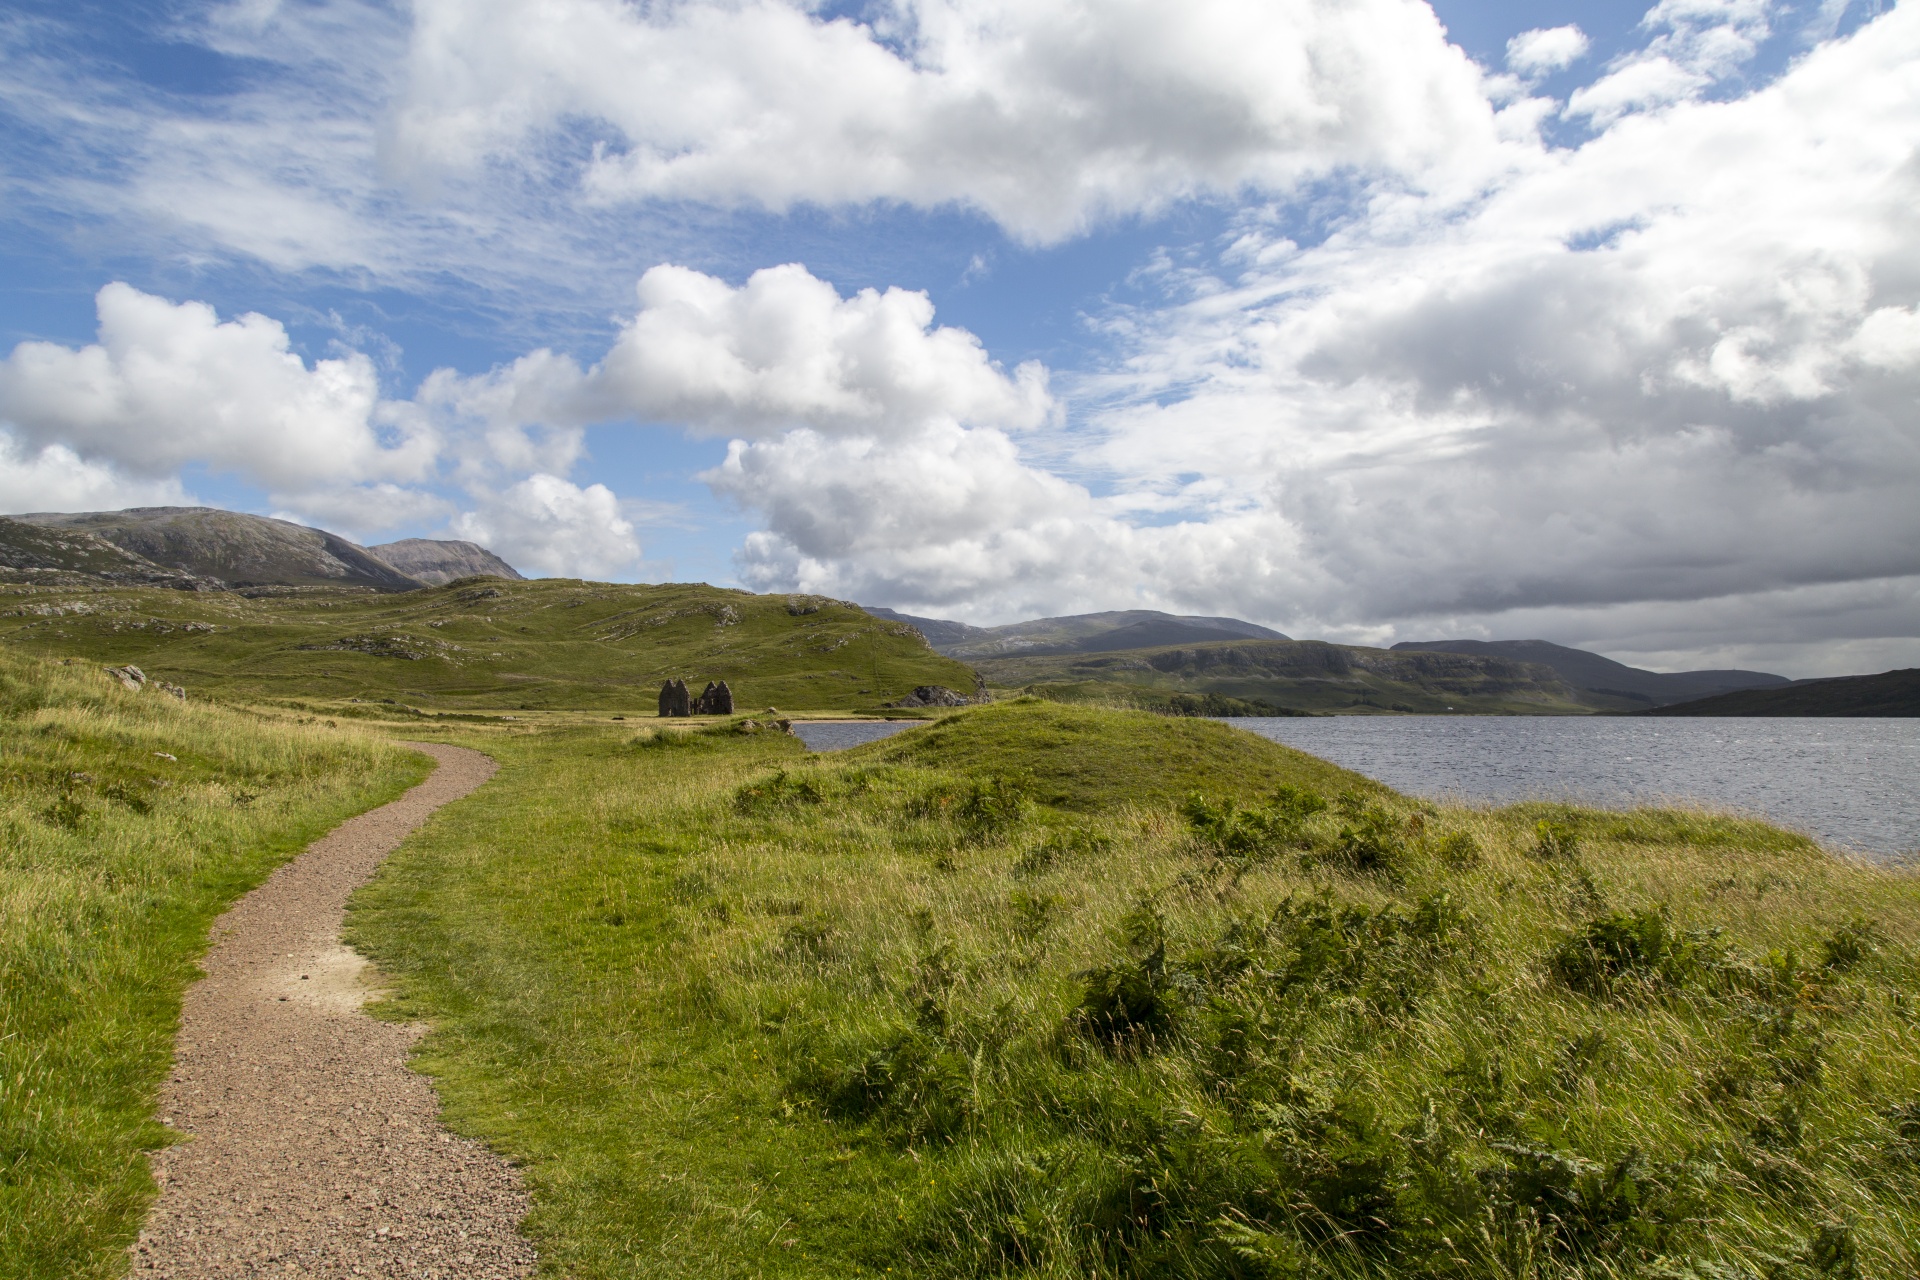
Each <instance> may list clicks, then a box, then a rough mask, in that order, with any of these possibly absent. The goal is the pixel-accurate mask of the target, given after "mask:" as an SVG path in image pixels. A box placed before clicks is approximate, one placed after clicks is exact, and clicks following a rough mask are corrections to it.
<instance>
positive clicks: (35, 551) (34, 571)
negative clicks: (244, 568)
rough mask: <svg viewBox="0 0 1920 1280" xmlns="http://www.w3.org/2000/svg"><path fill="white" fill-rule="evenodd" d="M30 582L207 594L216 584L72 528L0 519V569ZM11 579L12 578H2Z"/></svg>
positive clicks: (217, 585) (4, 517)
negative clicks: (76, 581)
mask: <svg viewBox="0 0 1920 1280" xmlns="http://www.w3.org/2000/svg"><path fill="white" fill-rule="evenodd" d="M4 570H12V571H13V574H15V575H19V576H20V577H21V578H23V579H25V580H26V581H30V582H59V581H63V580H65V579H67V578H69V577H70V576H71V575H75V574H78V575H82V576H84V577H88V578H95V579H104V580H105V581H108V582H114V583H127V584H140V585H148V586H163V587H184V588H186V589H188V590H213V589H217V588H218V587H219V586H220V584H219V583H217V582H213V581H211V580H209V579H205V578H197V577H195V576H194V575H192V574H190V573H181V572H180V571H178V570H175V569H163V568H161V567H160V566H159V565H157V564H155V563H153V562H152V561H151V560H148V559H147V558H146V557H145V556H137V555H135V554H134V553H133V552H131V551H128V550H126V549H125V548H123V547H117V546H115V545H114V544H113V543H111V542H108V541H107V540H106V539H105V538H99V537H95V536H94V535H93V534H91V533H85V532H82V531H80V530H77V529H46V528H42V527H41V526H39V525H37V524H28V523H26V522H25V521H23V520H12V519H9V518H7V517H6V516H0V571H4ZM8 576H12V575H8Z"/></svg>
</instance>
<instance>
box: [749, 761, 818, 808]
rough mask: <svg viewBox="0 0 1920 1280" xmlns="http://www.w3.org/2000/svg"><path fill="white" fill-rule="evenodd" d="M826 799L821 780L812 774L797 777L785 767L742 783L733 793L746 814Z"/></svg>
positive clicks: (812, 803) (814, 803) (794, 806)
mask: <svg viewBox="0 0 1920 1280" xmlns="http://www.w3.org/2000/svg"><path fill="white" fill-rule="evenodd" d="M823 799H825V797H824V796H822V795H821V793H820V784H819V783H818V782H816V781H814V780H813V779H812V778H796V777H794V776H793V775H791V774H789V773H788V772H787V771H786V770H785V769H782V770H780V771H779V772H778V773H776V774H774V775H773V776H772V777H770V778H763V779H761V780H760V781H758V782H749V783H746V784H744V785H742V786H741V787H740V788H739V789H738V790H737V791H735V792H734V793H733V807H734V808H735V809H736V810H738V811H739V812H741V813H744V814H750V815H753V814H767V813H772V812H774V811H775V810H779V809H794V808H798V807H800V806H801V805H816V804H819V803H820V802H821V801H822V800H823Z"/></svg>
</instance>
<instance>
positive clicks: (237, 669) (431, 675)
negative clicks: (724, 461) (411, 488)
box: [0, 578, 974, 718]
mask: <svg viewBox="0 0 1920 1280" xmlns="http://www.w3.org/2000/svg"><path fill="white" fill-rule="evenodd" d="M81 581H82V580H78V579H76V580H75V581H74V582H72V583H69V584H67V585H58V584H38V585H36V584H23V583H21V582H0V648H4V649H11V650H12V651H14V652H19V653H29V654H35V655H38V656H45V657H63V658H64V657H83V658H85V659H86V660H88V661H92V662H109V663H126V662H132V663H135V664H137V665H139V666H140V667H141V668H142V669H143V670H145V671H146V672H147V673H148V674H149V675H153V676H156V677H158V678H160V679H164V680H168V681H171V682H173V683H175V684H180V685H184V686H185V687H186V688H187V689H189V690H190V691H192V692H194V693H196V694H202V695H208V696H217V697H220V698H223V699H227V700H233V701H251V702H262V701H274V702H277V703H279V704H281V705H282V706H285V707H289V708H292V709H298V710H303V711H307V712H313V713H317V714H323V715H331V716H334V717H335V718H338V717H339V716H341V715H345V714H353V713H355V712H364V711H378V712H380V713H382V714H384V713H385V712H386V711H387V710H389V709H390V708H393V707H410V708H415V709H424V710H428V711H437V712H453V713H467V714H472V713H493V714H500V713H509V714H510V713H517V712H520V711H523V710H534V711H545V710H551V709H560V708H565V709H574V710H585V709H599V710H605V711H618V712H624V713H629V714H644V715H649V716H650V715H653V714H654V712H655V710H656V708H657V698H658V695H659V690H660V683H661V681H662V680H665V679H668V678H684V679H686V680H688V681H689V682H690V683H691V684H692V686H693V689H694V691H695V692H696V693H698V692H699V690H700V689H701V688H702V687H703V685H704V682H706V681H708V680H725V681H727V682H728V683H729V685H730V686H731V687H732V689H733V692H734V704H735V706H736V707H738V708H739V709H740V710H741V711H742V712H754V713H760V712H763V711H764V709H765V708H767V707H770V706H771V707H778V708H780V709H781V710H783V711H805V710H811V709H821V708H840V709H852V708H866V709H870V710H871V709H878V708H879V706H880V704H881V703H883V702H885V701H888V700H891V699H894V698H898V697H900V696H901V695H903V694H905V693H907V692H908V691H909V690H911V689H913V688H914V687H915V686H917V685H928V684H941V685H947V686H949V687H952V688H956V689H959V690H961V691H963V692H971V691H972V690H973V687H974V679H973V674H972V672H971V671H970V670H969V669H968V668H967V667H966V666H965V665H964V664H962V663H959V662H955V661H953V660H952V659H950V658H943V657H941V656H940V655H939V654H937V653H935V652H934V651H933V650H932V649H930V648H928V647H927V645H926V642H925V640H924V639H922V638H921V636H920V634H919V633H918V632H916V631H914V630H913V629H912V628H910V627H906V626H904V625H901V624H898V623H890V622H883V621H881V620H879V619H876V618H873V617H872V616H870V615H868V614H867V613H865V612H863V611H862V610H860V609H859V608H858V607H857V606H854V605H850V604H846V603H844V602H841V601H835V600H829V599H826V598H824V597H821V596H799V595H795V596H788V595H753V594H750V593H748V592H745V591H729V590H724V589H721V588H717V587H709V586H706V585H704V584H691V585H689V584H668V585H664V586H647V585H632V584H619V583H602V582H576V581H572V580H569V579H554V578H547V579H540V580H537V581H532V582H507V581H505V580H502V579H497V578H492V579H466V580H464V581H461V582H456V583H450V584H448V585H447V586H444V587H432V588H428V589H426V590H422V591H408V592H402V593H397V594H382V593H379V592H375V591H372V590H370V589H354V588H337V589H336V588H325V587H301V588H271V589H265V590H264V591H262V592H204V593H203V592H191V591H170V590H164V589H160V588H151V587H104V586H100V585H98V584H93V585H81Z"/></svg>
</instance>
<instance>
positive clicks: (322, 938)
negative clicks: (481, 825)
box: [132, 743, 535, 1280]
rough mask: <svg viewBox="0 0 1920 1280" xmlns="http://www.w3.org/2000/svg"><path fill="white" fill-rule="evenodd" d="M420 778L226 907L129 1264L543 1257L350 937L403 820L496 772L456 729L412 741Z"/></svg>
mask: <svg viewBox="0 0 1920 1280" xmlns="http://www.w3.org/2000/svg"><path fill="white" fill-rule="evenodd" d="M417 745H418V747H419V749H420V750H421V751H424V752H426V753H427V754H429V755H431V756H433V757H434V759H436V760H437V761H438V762H439V767H438V768H436V769H435V770H434V772H433V774H432V776H430V777H429V778H428V779H427V780H426V781H425V782H423V783H421V784H420V785H419V786H417V787H415V788H414V789H413V790H411V791H409V792H407V794H406V795H404V796H402V797H400V799H398V800H395V801H394V802H393V803H392V804H389V805H384V806H382V807H381V808H378V809H375V810H372V811H371V812H368V813H363V814H361V815H360V816H359V817H357V818H354V819H352V820H350V821H348V822H345V823H343V824H341V825H340V826H339V827H337V828H335V829H334V830H333V831H332V832H330V833H328V834H327V835H326V836H324V837H322V838H321V839H319V840H317V841H315V842H314V843H313V845H312V846H311V847H309V848H308V849H307V850H306V852H304V853H302V854H301V855H300V856H299V857H298V858H296V859H294V860H293V861H292V862H289V863H288V864H286V865H285V866H283V867H281V868H280V869H279V870H278V871H276V872H275V873H274V874H273V876H272V877H271V878H270V879H268V880H267V882H266V883H265V884H263V885H261V886H260V887H259V888H258V889H255V890H254V891H253V892H252V893H250V894H248V895H247V896H246V897H244V898H242V899H241V900H240V901H239V902H238V903H236V904H235V905H234V907H233V909H232V910H230V911H228V912H227V914H226V915H224V916H222V917H221V918H220V919H219V920H218V921H216V922H215V923H214V926H213V933H212V936H213V939H214V945H213V947H212V949H211V950H210V951H209V952H208V954H207V956H206V958H205V959H204V960H203V961H202V965H203V967H204V968H205V970H206V974H207V976H206V977H205V978H204V979H202V980H201V981H200V982H198V983H196V984H195V985H194V986H193V987H192V988H191V989H190V990H189V991H188V992H187V996H186V1003H185V1006H184V1008H183V1010H182V1014H181V1020H180V1033H179V1036H178V1038H177V1040H176V1043H175V1048H174V1069H173V1074H172V1076H171V1077H169V1079H168V1080H167V1083H166V1085H165V1086H164V1087H163V1089H162V1092H161V1110H160V1115H161V1117H162V1118H163V1119H164V1120H165V1121H166V1122H167V1123H168V1124H169V1125H171V1126H172V1127H174V1128H175V1129H177V1130H179V1131H180V1132H181V1133H182V1134H183V1135H185V1136H186V1138H187V1140H186V1141H183V1142H181V1143H179V1144H177V1145H175V1146H171V1147H168V1148H166V1149H164V1150H162V1151H159V1152H156V1153H155V1154H154V1156H153V1171H154V1177H155V1179H156V1180H157V1181H158V1182H159V1184H160V1197H159V1199H158V1200H157V1201H156V1202H155V1204H154V1206H153V1211H152V1213H151V1214H150V1215H149V1216H148V1218H147V1223H146V1227H145V1229H144V1230H143V1231H141V1233H140V1238H139V1240H138V1241H137V1242H136V1243H135V1244H134V1246H133V1257H132V1263H133V1274H134V1275H135V1276H136V1277H146V1276H154V1277H161V1276H169V1277H179V1278H180V1280H187V1278H188V1277H191V1278H192V1280H217V1278H221V1277H229V1276H270V1275H271V1276H283V1275H292V1276H326V1277H335V1276H338V1277H350V1276H362V1277H365V1276H392V1277H399V1276H406V1277H419V1278H420V1280H442V1278H445V1280H453V1278H454V1277H458V1278H459V1280H502V1278H505V1277H519V1276H528V1275H531V1274H532V1273H533V1270H534V1261H535V1255H534V1251H533V1246H532V1245H530V1244H529V1243H528V1242H527V1241H526V1239H525V1238H523V1237H522V1236H521V1235H520V1233H519V1231H518V1229H517V1228H518V1224H519V1222H520V1219H521V1218H522V1217H524V1216H525V1215H526V1212H527V1198H526V1194H525V1192H524V1191H523V1190H522V1189H521V1187H520V1181H519V1178H518V1176H517V1175H516V1173H515V1171H514V1169H513V1168H512V1166H510V1165H508V1164H507V1163H506V1161H504V1160H502V1159H501V1158H500V1157H499V1156H497V1155H495V1154H493V1153H492V1152H491V1151H489V1150H487V1149H486V1148H485V1147H483V1146H481V1145H479V1144H478V1143H474V1142H470V1141H467V1140H466V1139H463V1138H458V1137H455V1136H454V1135H453V1134H451V1133H449V1132H447V1131H446V1130H445V1129H443V1128H442V1127H441V1126H440V1124H439V1119H438V1116H439V1100H438V1099H437V1098H436V1097H435V1095H434V1092H433V1089H432V1086H431V1085H430V1084H429V1083H428V1081H427V1079H426V1078H425V1077H424V1076H421V1075H418V1074H416V1073H415V1072H413V1071H411V1070H409V1069H408V1067H407V1054H408V1051H409V1049H410V1048H411V1046H412V1045H413V1042H414V1040H415V1039H416V1038H417V1037H418V1036H419V1035H420V1033H421V1031H422V1030H423V1028H421V1027H420V1026H419V1025H418V1024H414V1025H402V1024H397V1023H390V1022H379V1021H376V1020H374V1019H373V1018H370V1017H368V1016H367V1015H366V1014H364V1013H362V1012H361V1011H360V1005H361V1003H362V1002H363V1001H364V1000H365V999H366V997H367V996H368V994H369V992H368V989H367V987H366V986H365V985H364V983H363V982H362V980H361V978H362V970H363V969H364V968H365V961H363V960H362V959H361V958H360V957H359V956H357V955H355V954H354V953H353V952H352V951H350V950H349V949H347V948H346V947H344V946H342V945H341V944H340V922H341V919H342V917H343V915H344V914H345V910H346V903H347V895H348V894H350V893H352V892H353V890H354V889H356V888H357V887H359V886H360V885H361V884H363V883H364V882H365V881H366V879H367V878H368V877H369V876H371V875H372V874H373V872H374V870H375V868H377V867H378V866H379V865H380V862H381V860H382V859H384V858H385V857H386V856H387V854H388V853H390V852H392V851H393V849H394V847H395V846H397V845H398V844H399V843H400V841H401V840H402V839H404V838H405V837H406V835H407V834H408V833H409V832H411V831H412V830H413V829H414V828H415V827H418V826H419V825H420V824H421V823H422V822H424V821H425V820H426V818H427V816H428V815H429V814H431V813H432V812H433V811H434V810H435V809H437V808H439V807H440V806H441V805H443V804H446V803H447V802H448V801H450V800H457V799H459V798H460V797H461V796H464V795H467V794H468V793H469V792H471V791H473V790H474V788H476V787H478V786H479V785H480V784H481V783H483V782H485V781H486V780H487V779H488V778H489V777H491V776H492V775H493V772H494V768H495V766H494V763H493V761H492V760H490V759H488V758H487V757H486V756H484V755H482V754H480V753H479V752H477V751H468V750H466V749H464V748H461V747H448V746H439V745H435V744H426V743H422V744H417Z"/></svg>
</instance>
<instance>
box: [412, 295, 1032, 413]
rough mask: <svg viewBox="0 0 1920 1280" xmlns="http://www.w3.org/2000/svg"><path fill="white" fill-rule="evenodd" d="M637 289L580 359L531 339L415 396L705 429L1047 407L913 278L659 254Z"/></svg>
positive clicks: (460, 407) (433, 401) (450, 405)
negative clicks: (845, 294) (738, 265)
mask: <svg viewBox="0 0 1920 1280" xmlns="http://www.w3.org/2000/svg"><path fill="white" fill-rule="evenodd" d="M637 294H638V299H639V304H640V305H639V310H638V312H637V313H636V314H635V315H634V317H633V318H632V319H631V320H630V321H628V322H627V323H626V324H624V325H623V326H622V328H621V331H620V334H619V336H618V338H616V339H615V341H614V343H613V344H612V347H611V349H610V350H608V352H607V354H606V357H605V358H604V359H602V360H601V361H600V362H599V363H598V364H597V365H595V366H594V367H593V368H592V369H590V370H588V371H586V372H584V373H583V372H582V371H581V369H580V367H579V365H578V364H577V363H575V362H574V361H573V360H572V359H571V358H570V357H567V356H558V355H555V354H554V353H552V352H550V351H545V350H542V351H536V352H534V353H533V354H531V355H528V356H523V357H521V358H520V359H519V360H516V361H515V362H513V363H512V364H511V365H508V366H506V367H504V368H499V369H495V370H493V371H492V372H491V373H488V374H484V375H480V376H477V377H472V378H461V377H458V376H456V375H454V374H451V373H449V372H442V373H439V374H436V375H434V377H432V378H430V379H428V381H427V384H426V385H425V386H424V387H423V388H422V393H421V396H420V398H419V399H420V402H421V403H422V404H424V405H429V406H431V407H433V408H437V409H440V410H443V411H446V412H450V413H452V414H454V415H456V416H458V417H461V418H464V419H467V420H472V421H475V422H478V423H481V424H483V426H484V429H485V430H486V431H487V432H488V433H490V434H489V438H495V437H497V438H498V439H499V440H501V441H508V440H510V439H511V438H512V433H514V432H518V431H521V430H522V429H523V428H524V426H525V425H527V424H542V425H545V426H547V427H549V428H552V427H556V426H557V427H562V428H564V427H568V426H577V425H580V424H586V423H593V422H601V421H607V420H610V419H615V418H628V417H631V418H638V419H640V420H642V421H659V422H669V423H674V424H677V425H680V426H682V427H685V428H686V429H687V430H689V431H692V432H694V433H696V434H702V435H722V434H730V433H741V434H747V435H754V436H760V435H766V434H768V433H771V432H774V431H778V430H782V429H785V428H788V427H794V426H800V425H804V426H808V427H811V428H813V429H815V430H818V431H824V432H828V433H834V434H843V433H850V432H851V433H867V434H878V435H887V434H893V433H899V432H908V431H915V430H918V429H920V428H922V427H925V426H927V425H929V424H933V423H941V422H952V423H966V424H970V425H982V426H994V427H1007V428H1012V429H1020V428H1031V427H1036V426H1039V425H1040V424H1041V423H1043V422H1045V421H1046V419H1047V417H1048V414H1049V413H1050V412H1051V410H1052V400H1051V398H1050V396H1049V395H1048V392H1047V375H1046V370H1045V369H1044V368H1042V367H1041V366H1040V365H1038V364H1027V365H1022V366H1021V367H1020V368H1018V369H1016V370H1015V371H1014V372H1013V374H1012V375H1011V376H1009V375H1008V374H1006V373H1005V372H1004V371H1002V370H1001V369H1000V368H998V367H997V366H995V365H994V364H993V362H992V361H991V360H989V359H988V357H987V353H986V351H985V349H984V348H983V347H982V346H981V345H980V341H979V339H977V338H976V337H974V336H973V335H972V334H971V333H968V332H967V331H966V330H964V329H955V328H951V327H946V326H941V327H937V328H936V327H935V326H934V324H933V303H932V302H931V301H929V300H928V298H927V295H926V294H924V293H915V292H910V291H908V290H905V289H888V290H886V291H885V292H884V293H883V292H880V291H879V290H876V289H862V290H861V291H860V292H858V293H856V294H855V295H854V296H852V297H850V298H842V297H840V295H839V294H838V293H837V292H836V291H835V289H834V287H833V286H832V285H831V284H829V283H827V282H826V281H824V280H820V279H817V278H815V277H814V276H813V275H812V274H811V273H809V272H808V271H807V269H806V268H805V267H802V266H799V265H797V264H789V265H787V266H780V267H769V268H766V269H764V270H760V271H756V272H754V273H753V275H752V276H750V277H749V278H748V279H747V281H746V283H745V284H742V285H740V286H738V287H735V286H732V285H729V284H727V283H726V282H725V281H724V280H720V279H717V278H715V277H713V276H709V275H703V274H702V273H700V272H698V271H692V270H689V269H687V268H685V267H677V266H657V267H654V268H653V269H651V270H650V271H648V272H647V273H646V274H645V275H644V276H642V277H641V279H640V282H639V285H638V287H637ZM508 447H509V446H508V445H507V444H504V443H503V444H501V445H500V446H498V448H499V449H501V450H505V449H507V448H508Z"/></svg>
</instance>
